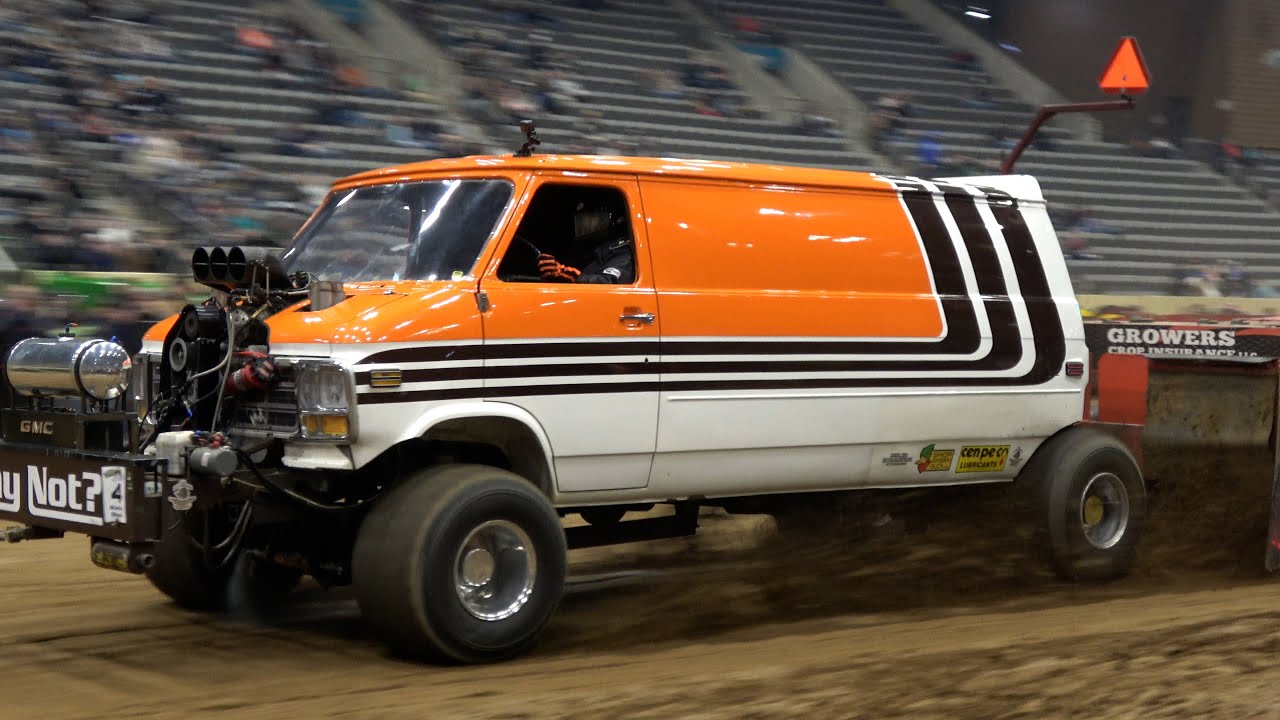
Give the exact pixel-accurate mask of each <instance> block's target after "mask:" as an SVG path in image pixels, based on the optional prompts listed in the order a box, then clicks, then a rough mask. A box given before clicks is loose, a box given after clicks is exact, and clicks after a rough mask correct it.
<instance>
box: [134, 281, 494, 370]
mask: <svg viewBox="0 0 1280 720" xmlns="http://www.w3.org/2000/svg"><path fill="white" fill-rule="evenodd" d="M474 290H475V286H474V284H469V283H465V282H433V283H430V285H427V286H425V287H424V286H422V285H418V286H416V287H406V286H405V284H404V283H388V284H386V285H371V284H370V285H358V286H357V285H349V286H347V288H346V292H347V295H348V297H347V299H346V300H343V301H342V302H339V303H337V304H335V305H333V306H331V307H328V308H326V309H324V310H320V311H315V312H313V311H311V310H309V309H308V308H309V303H308V301H306V300H303V301H301V302H298V303H296V304H294V305H291V306H289V307H287V308H285V309H283V310H281V311H280V312H277V313H275V314H274V315H272V316H271V317H269V318H267V320H266V323H267V327H268V328H270V330H271V334H270V344H271V352H272V353H282V354H295V353H296V354H298V355H305V356H308V357H329V356H332V355H334V354H335V352H334V349H335V347H336V346H343V347H350V346H353V345H372V344H379V345H381V344H386V343H414V342H430V341H434V340H437V339H478V338H479V337H480V333H481V331H480V313H479V310H478V309H477V307H476V303H475V301H474V299H473V298H472V294H473V292H474ZM177 317H178V316H177V314H174V315H173V316H171V317H169V318H166V319H164V320H162V321H161V322H159V323H157V324H156V325H154V326H152V328H151V330H150V331H149V332H148V333H147V335H146V338H145V340H146V341H148V342H154V343H158V342H163V341H164V337H165V335H166V334H168V332H169V329H170V328H172V327H173V324H174V322H176V320H177ZM343 354H346V353H343Z"/></svg>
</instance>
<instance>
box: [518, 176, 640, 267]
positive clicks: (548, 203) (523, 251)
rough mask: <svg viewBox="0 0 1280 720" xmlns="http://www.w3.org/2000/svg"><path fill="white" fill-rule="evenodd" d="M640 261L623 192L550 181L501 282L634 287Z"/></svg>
mask: <svg viewBox="0 0 1280 720" xmlns="http://www.w3.org/2000/svg"><path fill="white" fill-rule="evenodd" d="M635 257H636V254H635V241H634V237H633V235H632V232H631V214H630V210H629V208H628V207H627V198H626V196H625V195H624V194H623V193H622V191H620V190H618V189H617V188H613V187H603V186H590V185H558V184H550V183H549V184H547V185H543V186H542V187H540V188H538V190H537V192H536V193H534V196H533V200H532V201H530V203H529V209H528V210H527V211H526V212H525V214H524V218H523V219H522V220H521V221H520V225H519V227H517V228H516V235H515V238H514V239H513V240H512V242H511V246H510V247H509V248H508V249H507V254H506V255H505V256H504V257H503V258H502V263H501V264H499V265H498V279H500V280H503V281H506V282H560V283H578V284H584V283H601V284H613V285H629V284H631V283H634V282H635V281H636V259H635Z"/></svg>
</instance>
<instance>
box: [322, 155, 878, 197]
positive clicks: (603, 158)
mask: <svg viewBox="0 0 1280 720" xmlns="http://www.w3.org/2000/svg"><path fill="white" fill-rule="evenodd" d="M491 169H502V170H526V171H537V170H543V171H546V170H551V171H557V172H559V171H564V172H623V173H634V174H637V175H660V176H667V177H689V178H708V179H715V180H736V181H740V182H753V183H764V184H770V185H810V186H812V185H820V186H825V187H839V188H854V189H858V188H866V189H875V190H885V189H887V188H888V187H890V186H889V185H888V184H887V183H886V182H885V181H884V180H882V179H877V178H876V177H875V176H874V175H872V174H871V173H867V172H854V171H848V170H825V169H820V168H808V167H796V166H791V165H768V164H763V163H740V162H727V161H722V160H689V159H684V158H654V157H629V156H614V155H534V156H531V157H515V156H512V155H470V156H467V157H459V158H442V159H439V160H428V161H426V162H416V163H409V164H406V165H396V166H393V167H384V168H378V169H376V170H369V171H366V172H362V173H357V174H355V175H350V176H347V177H344V178H341V179H339V180H337V181H336V182H334V187H344V186H351V185H368V184H376V183H380V182H389V181H392V180H396V179H418V178H421V177H423V176H429V175H434V174H439V173H448V172H458V171H462V170H491Z"/></svg>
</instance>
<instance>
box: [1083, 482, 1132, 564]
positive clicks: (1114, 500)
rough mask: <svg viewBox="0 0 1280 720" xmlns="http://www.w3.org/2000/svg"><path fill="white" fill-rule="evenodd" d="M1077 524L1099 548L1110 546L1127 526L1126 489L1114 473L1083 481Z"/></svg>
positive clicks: (1092, 543)
mask: <svg viewBox="0 0 1280 720" xmlns="http://www.w3.org/2000/svg"><path fill="white" fill-rule="evenodd" d="M1080 527H1081V528H1082V529H1083V530H1084V537H1085V539H1086V540H1088V541H1089V544H1090V545H1092V546H1094V547H1095V548H1097V549H1099V550H1106V549H1108V548H1111V547H1114V546H1115V545H1116V543H1118V542H1120V538H1122V537H1124V532H1125V530H1126V529H1128V527H1129V491H1128V490H1126V489H1125V487H1124V481H1122V480H1121V479H1120V477H1119V476H1118V475H1116V474H1115V473H1110V472H1103V473H1098V474H1097V475H1094V476H1093V477H1092V478H1090V479H1089V482H1087V483H1085V486H1084V492H1082V493H1081V494H1080Z"/></svg>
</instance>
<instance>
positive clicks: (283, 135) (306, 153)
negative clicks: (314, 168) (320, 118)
mask: <svg viewBox="0 0 1280 720" xmlns="http://www.w3.org/2000/svg"><path fill="white" fill-rule="evenodd" d="M276 139H277V140H278V144H277V145H276V152H278V153H280V154H281V155H293V156H295V157H313V158H320V157H333V155H334V154H335V151H334V149H333V148H331V147H328V146H327V145H325V144H324V143H322V142H320V135H319V133H317V132H316V131H314V130H311V129H310V128H308V127H307V126H305V125H302V124H299V123H294V124H293V125H290V126H289V127H287V128H285V129H284V130H282V131H281V132H280V134H279V135H278V136H277V138H276Z"/></svg>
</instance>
